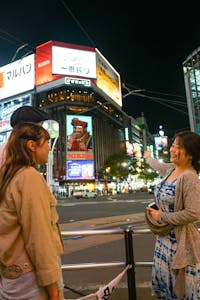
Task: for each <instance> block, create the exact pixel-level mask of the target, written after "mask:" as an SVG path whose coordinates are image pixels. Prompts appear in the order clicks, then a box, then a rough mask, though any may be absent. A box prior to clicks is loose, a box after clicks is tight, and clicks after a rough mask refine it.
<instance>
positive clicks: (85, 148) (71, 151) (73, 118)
mask: <svg viewBox="0 0 200 300" xmlns="http://www.w3.org/2000/svg"><path fill="white" fill-rule="evenodd" d="M66 131H67V132H66V136H67V147H66V148H67V160H93V137H92V117H90V116H80V115H67V116H66Z"/></svg>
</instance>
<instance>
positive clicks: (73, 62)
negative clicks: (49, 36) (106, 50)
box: [52, 46, 96, 78]
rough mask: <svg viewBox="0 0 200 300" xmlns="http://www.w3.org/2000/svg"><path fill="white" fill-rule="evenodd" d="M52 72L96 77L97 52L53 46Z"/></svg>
mask: <svg viewBox="0 0 200 300" xmlns="http://www.w3.org/2000/svg"><path fill="white" fill-rule="evenodd" d="M52 74H62V75H71V76H79V77H80V76H81V77H86V78H96V53H95V52H93V51H85V50H79V49H71V48H65V47H58V46H53V47H52Z"/></svg>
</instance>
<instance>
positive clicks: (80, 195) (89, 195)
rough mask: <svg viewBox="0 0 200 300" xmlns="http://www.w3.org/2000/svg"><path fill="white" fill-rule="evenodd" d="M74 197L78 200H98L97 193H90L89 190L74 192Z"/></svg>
mask: <svg viewBox="0 0 200 300" xmlns="http://www.w3.org/2000/svg"><path fill="white" fill-rule="evenodd" d="M73 196H74V197H75V198H77V199H80V198H96V197H97V192H96V191H89V190H76V191H74V192H73Z"/></svg>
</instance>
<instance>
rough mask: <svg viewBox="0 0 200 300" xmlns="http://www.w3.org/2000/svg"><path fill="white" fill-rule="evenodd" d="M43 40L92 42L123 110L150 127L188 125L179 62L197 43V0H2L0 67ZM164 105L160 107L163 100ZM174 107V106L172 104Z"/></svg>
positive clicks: (199, 35)
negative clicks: (116, 83)
mask: <svg viewBox="0 0 200 300" xmlns="http://www.w3.org/2000/svg"><path fill="white" fill-rule="evenodd" d="M49 40H55V41H61V42H65V43H73V44H78V45H86V46H93V47H94V46H95V47H96V48H98V49H99V51H100V52H101V53H102V54H103V55H104V56H105V57H106V59H107V60H108V61H109V62H110V63H111V65H112V66H113V67H114V68H115V69H116V70H117V71H118V73H119V74H120V75H121V81H122V83H123V86H125V88H123V90H122V91H123V95H126V94H127V93H128V91H130V90H142V91H140V92H139V94H140V96H136V95H131V96H128V97H125V98H124V99H123V109H124V110H125V111H126V112H127V113H128V114H129V115H131V116H133V117H134V118H136V117H139V116H141V113H142V112H143V113H144V116H145V117H146V119H147V123H148V126H149V129H150V131H151V133H156V132H157V131H158V127H159V125H163V127H164V129H165V132H166V134H168V135H170V136H171V135H173V134H174V133H175V132H176V131H180V130H182V129H189V121H188V116H187V105H186V98H185V88H184V79H183V71H182V63H183V61H185V59H186V58H187V56H188V55H189V54H191V52H193V51H194V50H195V49H196V48H197V47H198V46H200V17H199V1H189V2H188V1H177V0H176V1H148V0H147V1H144V0H140V1H134V0H133V1H131V0H129V1H126V0H125V1H122V2H120V5H119V3H117V1H113V0H110V1H91V0H90V1H89V0H85V1H80V0H76V1H75V0H70V1H68V0H54V1H52V0H49V1H47V0H40V1H38V0H34V1H31V0H30V1H24V0H21V1H16V0H13V1H9V0H7V1H2V3H1V9H0V66H2V65H5V64H7V63H9V62H11V60H12V58H13V56H14V54H15V52H16V50H17V48H18V47H19V46H21V45H23V44H28V46H26V47H25V48H24V49H22V50H21V51H20V52H19V53H18V56H17V58H20V57H22V56H23V55H24V54H26V53H27V52H29V51H34V48H35V47H36V46H37V45H40V44H42V43H44V42H47V41H49ZM166 105H167V106H166ZM176 109H178V110H176Z"/></svg>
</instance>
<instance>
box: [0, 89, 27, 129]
mask: <svg viewBox="0 0 200 300" xmlns="http://www.w3.org/2000/svg"><path fill="white" fill-rule="evenodd" d="M24 105H31V95H30V94H28V95H24V96H21V97H15V98H13V99H10V100H6V101H2V102H0V133H1V132H6V131H9V130H11V129H12V127H11V126H10V117H11V115H12V114H13V112H14V111H15V110H16V109H17V108H19V107H21V106H24Z"/></svg>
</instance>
